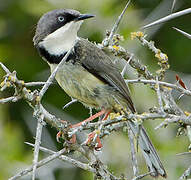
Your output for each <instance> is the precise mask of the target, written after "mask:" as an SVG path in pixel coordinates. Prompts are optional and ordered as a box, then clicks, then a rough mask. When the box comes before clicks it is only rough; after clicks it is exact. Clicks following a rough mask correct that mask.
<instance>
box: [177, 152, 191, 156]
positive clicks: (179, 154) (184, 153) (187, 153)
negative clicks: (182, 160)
mask: <svg viewBox="0 0 191 180" xmlns="http://www.w3.org/2000/svg"><path fill="white" fill-rule="evenodd" d="M176 155H177V156H182V155H191V152H182V153H178V154H176Z"/></svg>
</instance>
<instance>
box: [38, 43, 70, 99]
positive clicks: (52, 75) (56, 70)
mask: <svg viewBox="0 0 191 180" xmlns="http://www.w3.org/2000/svg"><path fill="white" fill-rule="evenodd" d="M72 49H73V47H72V48H71V49H70V50H69V51H68V52H67V53H66V55H65V56H64V57H63V59H62V60H61V62H60V63H59V64H58V66H56V68H55V69H54V71H53V72H52V74H51V75H50V76H49V78H48V80H47V81H46V84H45V85H44V86H43V87H42V89H41V91H40V93H39V97H40V99H41V98H42V97H43V95H44V94H45V92H46V91H47V89H48V87H49V86H50V84H52V82H53V80H54V78H55V76H56V73H57V72H58V70H59V69H60V68H61V67H62V65H63V64H64V62H65V61H66V59H67V58H68V56H69V55H70V53H71V52H72Z"/></svg>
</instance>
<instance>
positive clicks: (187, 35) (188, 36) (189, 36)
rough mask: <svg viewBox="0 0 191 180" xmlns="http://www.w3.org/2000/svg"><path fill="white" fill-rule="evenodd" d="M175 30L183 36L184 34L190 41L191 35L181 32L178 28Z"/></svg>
mask: <svg viewBox="0 0 191 180" xmlns="http://www.w3.org/2000/svg"><path fill="white" fill-rule="evenodd" d="M173 29H175V30H176V31H178V32H180V33H181V34H183V35H184V36H185V37H187V38H188V39H191V34H188V33H186V32H184V31H182V30H180V29H178V28H176V27H173Z"/></svg>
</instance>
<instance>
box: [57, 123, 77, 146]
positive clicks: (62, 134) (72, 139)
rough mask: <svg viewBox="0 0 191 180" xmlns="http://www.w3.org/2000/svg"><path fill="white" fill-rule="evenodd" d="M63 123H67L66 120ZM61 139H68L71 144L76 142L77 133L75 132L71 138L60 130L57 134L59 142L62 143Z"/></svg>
mask: <svg viewBox="0 0 191 180" xmlns="http://www.w3.org/2000/svg"><path fill="white" fill-rule="evenodd" d="M62 122H63V123H66V121H63V120H62ZM70 128H71V126H70ZM60 139H67V140H66V141H67V142H68V143H70V144H75V143H76V135H75V134H73V135H72V136H71V137H70V138H69V137H68V135H67V133H66V134H65V133H64V132H63V131H59V132H58V133H57V134H56V140H57V142H59V143H60Z"/></svg>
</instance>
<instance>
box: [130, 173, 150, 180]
mask: <svg viewBox="0 0 191 180" xmlns="http://www.w3.org/2000/svg"><path fill="white" fill-rule="evenodd" d="M148 175H150V172H148V173H145V174H141V175H139V176H137V177H134V178H133V179H132V180H139V179H142V178H144V177H145V176H148Z"/></svg>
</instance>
